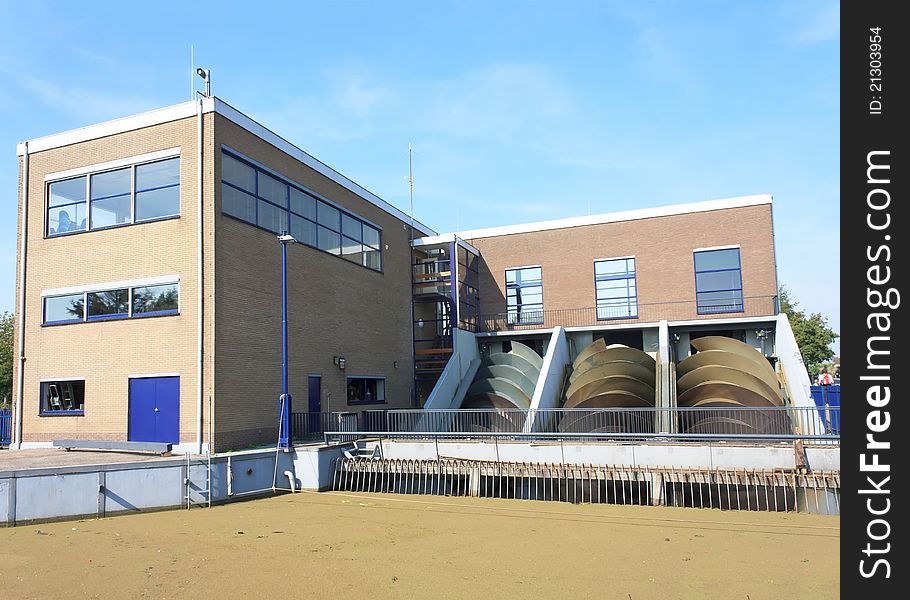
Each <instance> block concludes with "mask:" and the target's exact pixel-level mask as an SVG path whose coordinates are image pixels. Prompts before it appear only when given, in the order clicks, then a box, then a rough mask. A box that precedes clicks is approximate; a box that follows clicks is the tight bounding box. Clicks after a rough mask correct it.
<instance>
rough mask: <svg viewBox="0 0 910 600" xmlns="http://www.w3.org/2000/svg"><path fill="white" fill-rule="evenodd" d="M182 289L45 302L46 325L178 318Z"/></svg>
mask: <svg viewBox="0 0 910 600" xmlns="http://www.w3.org/2000/svg"><path fill="white" fill-rule="evenodd" d="M178 308H179V286H178V284H177V283H165V284H156V285H148V286H136V287H132V288H119V289H113V290H98V291H86V292H80V293H78V294H66V295H60V296H47V297H45V298H44V313H43V314H44V316H43V320H42V323H43V324H44V325H60V324H63V323H80V322H83V321H104V320H110V319H128V318H133V317H150V316H156V315H175V314H177V313H178Z"/></svg>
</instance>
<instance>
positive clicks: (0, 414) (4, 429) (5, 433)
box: [0, 408, 13, 446]
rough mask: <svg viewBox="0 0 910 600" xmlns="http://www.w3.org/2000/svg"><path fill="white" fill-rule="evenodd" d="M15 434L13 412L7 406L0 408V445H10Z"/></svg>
mask: <svg viewBox="0 0 910 600" xmlns="http://www.w3.org/2000/svg"><path fill="white" fill-rule="evenodd" d="M12 436H13V413H12V411H10V410H9V409H7V408H4V409H0V446H9V445H10V442H12Z"/></svg>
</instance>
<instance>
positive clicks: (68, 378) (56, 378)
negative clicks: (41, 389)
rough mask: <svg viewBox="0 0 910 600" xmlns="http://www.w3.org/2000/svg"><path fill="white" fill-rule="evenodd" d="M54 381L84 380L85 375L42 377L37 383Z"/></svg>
mask: <svg viewBox="0 0 910 600" xmlns="http://www.w3.org/2000/svg"><path fill="white" fill-rule="evenodd" d="M54 381H85V377H42V378H41V379H39V380H38V383H52V382H54Z"/></svg>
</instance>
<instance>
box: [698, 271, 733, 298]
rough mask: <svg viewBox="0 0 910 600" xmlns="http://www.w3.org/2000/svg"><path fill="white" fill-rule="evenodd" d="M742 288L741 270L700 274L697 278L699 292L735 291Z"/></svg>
mask: <svg viewBox="0 0 910 600" xmlns="http://www.w3.org/2000/svg"><path fill="white" fill-rule="evenodd" d="M740 287H741V285H740V280H739V269H737V270H735V271H715V272H708V273H699V274H697V275H696V276H695V289H696V290H697V291H699V292H710V291H713V290H734V289H739V288H740Z"/></svg>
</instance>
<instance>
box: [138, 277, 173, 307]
mask: <svg viewBox="0 0 910 600" xmlns="http://www.w3.org/2000/svg"><path fill="white" fill-rule="evenodd" d="M176 311H177V284H176V283H169V284H166V285H153V286H148V287H139V288H133V314H134V315H140V314H150V313H160V312H176Z"/></svg>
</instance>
